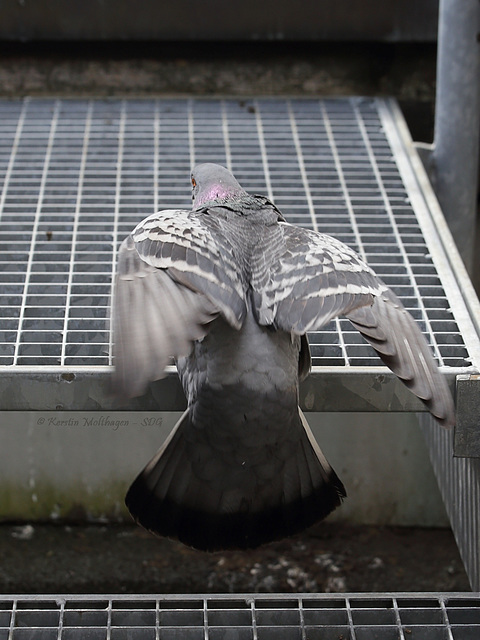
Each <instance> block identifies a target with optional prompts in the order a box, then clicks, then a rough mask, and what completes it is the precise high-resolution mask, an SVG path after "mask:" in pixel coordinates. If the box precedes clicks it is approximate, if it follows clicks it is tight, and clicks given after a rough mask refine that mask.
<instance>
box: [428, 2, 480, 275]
mask: <svg viewBox="0 0 480 640" xmlns="http://www.w3.org/2000/svg"><path fill="white" fill-rule="evenodd" d="M479 32H480V0H440V15H439V25H438V54H437V93H436V107H435V137H434V145H433V151H432V155H431V157H430V159H429V160H430V162H429V163H428V164H429V165H430V166H429V170H430V177H431V179H432V182H433V186H434V188H435V191H436V194H437V197H438V200H439V202H440V205H441V207H442V209H443V213H444V215H445V217H446V220H447V222H448V224H449V227H450V229H451V231H452V235H453V237H454V239H455V242H456V244H457V247H458V249H459V251H460V254H461V256H462V258H463V260H464V262H465V265H466V267H467V269H469V270H471V267H472V259H473V246H474V245H473V243H474V236H475V218H476V197H477V182H478V162H479V137H480V38H479Z"/></svg>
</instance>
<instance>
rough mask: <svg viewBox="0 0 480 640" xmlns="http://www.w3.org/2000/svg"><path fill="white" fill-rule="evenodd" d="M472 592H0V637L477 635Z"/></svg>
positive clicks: (458, 638)
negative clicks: (159, 594) (25, 594)
mask: <svg viewBox="0 0 480 640" xmlns="http://www.w3.org/2000/svg"><path fill="white" fill-rule="evenodd" d="M479 635H480V597H479V596H478V595H477V594H475V595H473V594H451V595H448V596H445V595H443V596H442V595H439V594H377V595H371V594H369V595H362V594H351V595H345V594H342V595H340V594H338V595H337V594H335V595H332V594H322V595H311V594H305V595H298V596H282V595H271V596H269V595H267V596H265V595H256V596H251V595H246V596H241V595H236V596H223V595H220V596H217V595H212V596H202V595H198V596H18V597H17V596H13V597H12V596H4V597H1V596H0V640H26V639H27V638H28V639H31V638H35V640H77V639H78V640H80V639H81V640H104V639H105V640H127V639H128V640H135V639H137V638H138V639H140V638H141V639H142V640H159V639H162V640H180V639H182V640H228V639H232V640H233V639H235V640H297V639H298V640H376V639H378V640H380V639H381V640H410V639H411V640H477V639H478V637H479Z"/></svg>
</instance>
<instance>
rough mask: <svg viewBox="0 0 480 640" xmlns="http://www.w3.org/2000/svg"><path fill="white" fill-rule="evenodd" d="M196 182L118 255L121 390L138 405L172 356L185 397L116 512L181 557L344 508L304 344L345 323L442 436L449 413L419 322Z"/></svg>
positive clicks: (351, 272)
mask: <svg viewBox="0 0 480 640" xmlns="http://www.w3.org/2000/svg"><path fill="white" fill-rule="evenodd" d="M192 185H193V209H192V211H177V210H167V211H160V212H159V213H155V214H153V215H151V216H150V217H148V218H146V219H145V220H144V221H143V222H141V223H140V224H139V225H138V226H137V227H136V228H135V229H134V230H133V232H132V234H131V235H130V236H129V237H128V238H127V239H126V240H125V241H124V243H123V244H122V246H121V249H120V253H119V261H118V276H117V281H116V291H115V308H114V330H115V374H114V381H115V385H116V389H117V392H118V393H119V394H120V395H122V396H133V395H139V394H141V393H143V392H144V391H145V390H146V387H147V385H148V383H149V382H150V381H152V380H155V379H158V378H160V377H161V376H162V375H163V372H164V369H165V366H166V365H167V364H168V362H169V358H170V357H171V356H173V357H175V359H176V361H177V368H178V371H179V375H180V378H181V380H182V384H183V387H184V390H185V393H186V396H187V400H188V409H187V411H186V412H185V414H184V415H183V416H182V418H181V420H180V421H179V422H178V424H177V425H176V427H175V428H174V430H173V432H172V434H171V436H170V437H169V439H168V440H167V442H166V443H165V444H164V445H163V447H162V448H161V449H160V451H159V452H158V453H157V455H156V456H155V457H154V458H153V459H152V461H151V462H150V463H149V464H148V465H147V467H146V468H145V470H144V471H143V472H142V473H141V474H140V475H139V476H138V478H137V479H136V480H135V482H134V483H133V484H132V486H131V488H130V489H129V492H128V494H127V498H126V502H127V506H128V508H129V509H130V511H131V513H132V515H133V517H134V518H135V519H136V520H137V521H138V522H139V523H140V524H142V525H143V526H145V527H146V528H148V529H150V530H151V531H153V532H155V533H159V534H161V535H167V536H171V537H176V538H179V539H180V540H182V541H183V542H185V543H186V544H189V545H191V546H194V547H197V548H200V549H208V550H214V549H224V548H232V547H240V548H244V547H253V546H257V545H258V544H261V543H263V542H268V541H269V540H273V539H276V538H280V537H283V536H285V535H289V534H292V533H295V532H296V531H300V530H302V529H303V528H305V527H306V526H309V525H310V524H313V523H314V522H315V521H316V520H318V519H320V518H322V517H324V516H326V515H327V514H328V513H329V512H330V511H332V509H334V508H335V507H336V506H338V505H339V504H340V503H341V500H342V498H343V497H344V496H345V490H344V487H343V485H342V483H341V482H340V480H339V479H338V477H337V476H336V474H335V472H334V471H333V469H332V468H331V467H330V465H329V464H328V462H327V461H326V459H325V457H324V456H323V454H322V452H321V450H320V449H319V447H318V444H317V443H316V442H315V440H314V438H313V436H312V434H311V431H310V429H309V427H308V424H307V422H306V420H305V417H304V416H303V414H302V413H301V411H300V409H299V408H298V384H299V380H300V379H302V378H303V377H305V376H306V375H308V372H309V368H310V355H309V350H308V343H307V340H306V337H305V334H306V333H307V332H308V331H313V330H318V329H320V328H321V327H322V326H324V325H325V324H326V323H327V322H329V321H330V320H331V319H332V318H335V317H337V316H339V315H342V316H346V317H347V318H349V319H350V320H351V322H352V323H353V325H354V326H355V327H356V328H357V329H358V330H359V331H360V332H361V333H362V335H363V336H364V337H365V339H366V340H367V341H368V342H370V344H371V345H372V346H373V347H374V349H375V350H376V351H377V353H378V354H379V356H380V357H381V358H382V360H383V361H384V362H385V364H387V365H388V366H389V367H390V368H391V369H392V371H394V372H395V373H396V374H397V375H398V377H399V378H400V379H402V380H403V381H404V382H405V384H406V385H407V386H408V387H409V388H410V389H411V390H412V392H413V393H415V394H416V395H417V396H418V397H419V398H421V399H422V400H423V402H424V403H425V404H426V406H427V407H428V409H429V410H430V411H431V413H432V414H433V415H434V416H435V417H436V418H437V420H438V421H439V422H440V423H441V424H442V425H444V426H447V427H448V426H451V425H452V424H453V422H454V408H453V402H452V398H451V396H450V393H449V391H448V388H447V386H446V383H445V380H444V378H443V377H442V376H441V375H440V374H439V372H438V370H437V367H436V364H435V361H434V360H433V357H432V355H431V352H430V349H429V347H428V345H427V344H426V342H425V340H424V338H423V336H422V334H421V332H420V330H419V329H418V327H417V325H416V323H415V321H414V320H413V319H412V317H411V316H410V315H409V314H408V313H407V311H406V310H405V309H404V307H403V306H402V304H401V302H400V300H399V299H398V298H397V297H396V296H395V294H394V293H393V292H392V291H391V290H390V289H388V287H387V286H386V285H385V284H384V283H383V282H382V281H381V280H380V279H379V278H378V277H377V276H376V275H375V273H374V272H373V271H372V269H370V267H369V266H368V265H367V264H366V263H365V262H363V261H362V260H361V258H360V257H359V256H358V255H357V254H356V253H355V252H354V251H353V250H351V249H350V248H348V247H347V246H346V245H344V244H343V243H341V242H340V241H338V240H336V239H334V238H332V237H330V236H327V235H324V234H321V233H316V232H314V231H310V230H307V229H303V228H300V227H295V226H293V225H290V224H288V223H287V222H286V221H285V219H284V218H283V216H282V214H281V213H280V212H279V210H278V209H277V208H276V207H275V205H274V204H273V203H272V202H270V201H269V200H268V199H267V198H265V197H263V196H256V195H250V194H248V193H247V192H246V191H245V190H244V189H243V188H242V187H241V186H240V185H239V184H238V182H237V181H236V180H235V178H234V177H233V176H232V174H231V173H230V172H229V171H227V170H226V169H225V168H223V167H220V166H218V165H214V164H203V165H199V166H198V167H196V168H195V169H194V171H193V173H192Z"/></svg>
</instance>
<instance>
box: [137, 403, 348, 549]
mask: <svg viewBox="0 0 480 640" xmlns="http://www.w3.org/2000/svg"><path fill="white" fill-rule="evenodd" d="M299 415H300V419H299V420H298V421H297V428H298V429H299V438H298V439H297V443H296V446H295V447H294V450H293V451H291V455H288V457H287V458H286V459H285V460H284V461H283V462H282V463H281V472H280V473H278V471H277V470H276V469H273V470H272V466H274V463H272V461H271V459H269V457H268V453H266V455H267V457H266V459H265V463H264V464H262V463H258V464H256V466H255V465H252V466H251V467H250V468H245V466H248V465H246V463H245V462H244V463H243V465H244V466H243V467H242V463H241V462H240V463H237V468H235V464H234V463H232V460H231V459H229V460H228V461H225V459H224V460H223V461H221V460H220V461H219V460H218V458H219V456H218V451H215V452H213V451H212V452H211V455H212V456H214V457H215V463H212V465H213V466H212V465H209V464H206V465H205V464H204V462H205V459H202V455H205V451H202V449H203V448H204V447H205V443H203V444H202V445H200V444H199V443H198V442H197V443H194V442H192V438H191V437H189V435H190V436H191V432H192V428H191V422H190V412H189V410H187V411H186V412H185V414H184V415H183V416H182V418H181V419H180V421H179V422H178V423H177V426H176V427H175V429H174V430H173V432H172V434H171V435H170V437H169V439H168V440H167V442H166V443H165V444H164V445H163V447H162V448H161V449H160V450H159V451H158V453H157V454H156V455H155V457H154V458H153V459H152V460H151V461H150V463H149V464H148V465H147V466H146V467H145V469H144V470H143V472H142V473H141V474H140V475H139V476H138V477H137V479H136V480H135V481H134V482H133V484H132V486H131V487H130V489H129V491H128V493H127V496H126V504H127V507H128V509H129V511H130V513H131V514H132V516H133V518H134V519H135V520H136V521H137V523H138V524H140V525H142V526H143V527H145V528H146V529H148V530H149V531H151V532H152V533H155V534H157V535H161V536H167V537H170V538H175V539H178V540H180V541H181V542H183V543H184V544H187V545H189V546H191V547H194V548H196V549H200V550H203V551H220V550H225V549H247V548H255V547H257V546H259V545H261V544H264V543H267V542H271V541H273V540H276V539H280V538H283V537H285V536H288V535H293V534H295V533H297V532H300V531H302V530H303V529H305V527H308V526H310V525H312V524H314V523H315V522H317V521H318V520H321V519H322V518H324V517H325V516H327V515H328V514H329V513H330V512H331V511H333V510H334V509H335V508H336V507H337V506H339V505H340V503H341V501H342V499H343V498H344V497H345V495H346V493H345V489H344V487H343V485H342V483H341V482H340V480H339V479H338V477H337V475H336V474H335V472H334V471H333V469H332V468H331V466H330V465H329V464H328V462H327V461H326V459H325V457H324V456H323V454H322V452H321V451H320V449H319V447H318V445H317V444H316V442H315V441H314V439H313V436H312V434H311V432H310V429H309V427H308V425H307V423H306V420H305V418H304V417H303V415H302V414H301V412H300V414H299ZM189 431H190V433H189ZM209 455H210V454H207V457H209ZM254 455H255V457H256V458H257V462H258V460H259V459H260V458H261V456H262V453H260V454H259V452H258V451H256V452H255V454H254ZM220 458H221V456H220ZM199 464H200V468H198V465H199Z"/></svg>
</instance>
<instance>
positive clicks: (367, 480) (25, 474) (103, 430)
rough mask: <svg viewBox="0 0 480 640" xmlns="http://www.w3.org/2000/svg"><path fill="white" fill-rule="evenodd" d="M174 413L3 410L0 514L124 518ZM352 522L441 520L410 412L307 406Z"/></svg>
mask: <svg viewBox="0 0 480 640" xmlns="http://www.w3.org/2000/svg"><path fill="white" fill-rule="evenodd" d="M178 415H180V414H173V413H152V414H149V413H114V412H112V413H98V412H85V413H77V412H51V413H43V412H33V411H32V412H28V413H27V412H25V413H23V412H11V413H9V412H3V413H2V414H1V415H0V441H1V442H2V447H1V449H0V513H1V518H2V519H3V520H6V521H27V522H30V521H36V520H40V521H47V520H52V521H58V520H61V521H66V522H79V521H80V522H81V521H90V522H94V521H97V522H121V521H127V522H129V521H130V518H129V516H128V514H127V512H126V510H125V507H124V504H123V499H124V495H125V492H126V490H127V488H128V486H129V484H130V483H131V482H132V481H133V479H134V478H135V476H136V475H137V474H138V473H139V472H140V471H141V469H142V468H143V467H144V465H145V464H146V463H147V462H148V461H149V459H150V458H151V457H152V456H153V455H154V453H155V451H156V450H157V449H158V448H159V447H160V445H161V444H162V442H163V440H164V439H165V438H166V436H167V435H168V433H169V432H170V430H171V428H172V427H173V425H174V422H175V419H176V417H178ZM307 417H308V420H309V422H310V424H311V426H312V429H313V431H314V435H315V437H316V438H317V441H318V442H319V444H320V446H321V448H322V449H323V451H324V453H325V455H326V456H327V458H328V460H329V461H330V463H331V464H332V466H333V467H334V469H335V470H336V472H337V474H338V475H339V476H340V478H341V479H342V481H343V483H344V485H345V487H346V489H347V494H348V498H347V499H346V500H345V501H344V503H343V505H342V506H341V507H340V508H339V509H338V510H337V511H336V512H335V513H334V514H333V515H332V517H331V520H332V521H334V522H349V523H354V524H375V525H402V526H426V527H434V526H437V527H441V526H448V519H447V517H446V514H445V511H444V508H443V503H442V500H441V497H440V494H439V491H438V488H437V485H436V481H435V478H434V475H433V471H432V468H431V465H430V462H429V458H428V453H427V450H426V447H425V444H424V442H423V438H422V436H421V433H420V431H419V429H418V426H417V422H416V418H415V416H414V415H413V414H399V413H393V414H389V415H388V416H385V415H383V414H373V413H364V414H354V413H335V414H333V413H331V414H312V413H309V414H307Z"/></svg>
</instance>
